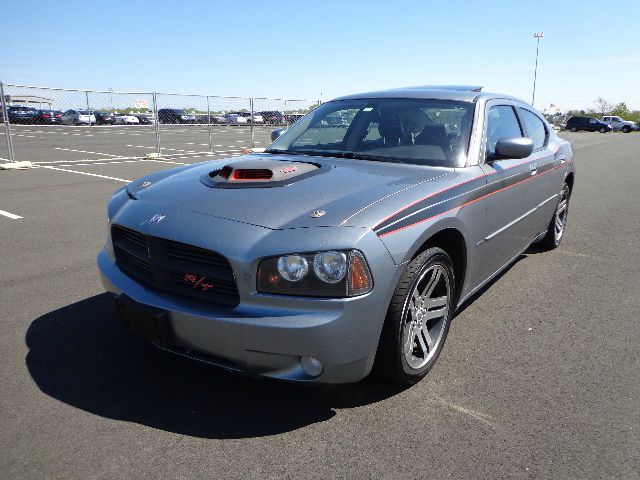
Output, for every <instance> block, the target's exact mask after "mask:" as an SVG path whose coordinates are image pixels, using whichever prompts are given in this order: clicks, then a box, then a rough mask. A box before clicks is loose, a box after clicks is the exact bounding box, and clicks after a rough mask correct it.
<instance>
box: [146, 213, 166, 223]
mask: <svg viewBox="0 0 640 480" xmlns="http://www.w3.org/2000/svg"><path fill="white" fill-rule="evenodd" d="M165 216H166V215H163V214H161V213H156V214H155V215H154V216H153V217H151V218H150V219H149V223H160V222H161V221H162V220H164V217H165Z"/></svg>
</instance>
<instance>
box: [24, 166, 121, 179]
mask: <svg viewBox="0 0 640 480" xmlns="http://www.w3.org/2000/svg"><path fill="white" fill-rule="evenodd" d="M77 165H80V164H77ZM33 168H47V169H49V170H58V171H60V172H69V173H78V174H80V175H88V176H90V177H98V178H106V179H107V180H116V181H118V182H124V183H129V182H131V181H132V180H127V179H124V178H118V177H110V176H108V175H98V174H97V173H89V172H80V171H78V170H68V169H66V168H58V167H51V166H48V165H34V166H33Z"/></svg>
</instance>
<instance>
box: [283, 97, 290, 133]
mask: <svg viewBox="0 0 640 480" xmlns="http://www.w3.org/2000/svg"><path fill="white" fill-rule="evenodd" d="M282 115H283V116H284V124H285V125H286V126H287V128H289V119H288V118H287V101H286V100H285V101H284V110H282Z"/></svg>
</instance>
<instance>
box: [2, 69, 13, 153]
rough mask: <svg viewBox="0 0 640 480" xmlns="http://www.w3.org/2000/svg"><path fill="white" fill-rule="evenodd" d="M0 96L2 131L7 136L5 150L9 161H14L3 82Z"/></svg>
mask: <svg viewBox="0 0 640 480" xmlns="http://www.w3.org/2000/svg"><path fill="white" fill-rule="evenodd" d="M0 97H2V120H3V121H4V133H5V135H6V137H7V150H8V153H9V161H10V162H15V158H14V157H13V142H12V141H11V125H10V123H9V112H8V111H7V101H6V98H5V97H4V83H2V82H0Z"/></svg>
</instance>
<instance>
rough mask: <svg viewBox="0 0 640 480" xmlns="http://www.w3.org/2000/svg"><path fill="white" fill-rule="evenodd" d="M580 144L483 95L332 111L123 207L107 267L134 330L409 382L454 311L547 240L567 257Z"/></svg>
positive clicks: (242, 360)
mask: <svg viewBox="0 0 640 480" xmlns="http://www.w3.org/2000/svg"><path fill="white" fill-rule="evenodd" d="M574 174H575V170H574V162H573V151H572V148H571V145H570V144H569V143H568V142H566V141H564V140H562V139H560V138H559V137H558V136H556V134H555V133H554V131H553V129H552V128H551V127H550V126H549V125H548V124H547V122H546V121H545V120H544V118H543V117H542V116H541V115H540V114H539V113H538V112H537V111H536V110H535V109H534V108H533V107H532V106H531V105H528V104H527V103H525V102H522V101H520V100H518V99H516V98H512V97H508V96H505V95H495V94H490V93H482V92H481V89H480V88H479V87H416V88H403V89H396V90H389V91H382V92H373V93H366V94H360V95H352V96H347V97H343V98H339V99H337V100H333V101H330V102H327V103H325V104H323V105H321V106H319V107H318V108H316V109H315V110H314V111H313V112H311V113H309V114H308V115H306V116H305V117H303V118H302V119H300V120H299V121H298V122H296V123H295V125H293V126H292V127H291V128H290V129H289V130H288V131H286V132H285V133H284V134H283V135H282V136H280V137H279V138H277V139H276V141H275V142H274V143H273V144H272V145H271V146H270V147H269V148H268V149H267V150H266V151H265V152H264V153H260V154H251V155H247V156H245V157H241V158H230V159H228V160H227V161H225V162H222V163H221V162H219V161H216V162H203V163H198V164H191V165H185V166H182V167H179V168H175V169H171V170H164V171H161V172H158V173H154V174H151V175H148V176H146V177H144V178H141V179H139V180H136V181H134V182H132V183H130V184H128V185H126V186H125V187H123V188H121V189H120V190H118V191H116V192H115V193H114V194H113V197H112V198H111V200H110V202H109V206H108V218H109V234H108V239H107V242H106V246H105V248H104V249H103V250H102V251H101V252H100V254H99V255H98V259H97V261H98V266H99V269H100V272H101V275H102V282H103V284H104V286H105V288H106V290H107V291H109V292H112V293H113V294H114V297H115V299H116V304H117V307H118V310H119V312H120V317H121V318H122V321H123V322H124V324H125V325H126V326H127V327H128V328H129V329H131V330H132V331H133V332H135V333H137V334H138V335H141V336H142V337H144V338H146V339H148V340H150V341H151V342H153V343H154V344H155V345H157V346H158V347H160V348H162V349H165V350H168V351H171V352H174V353H176V354H179V355H183V356H186V357H190V358H193V359H196V360H199V361H202V362H206V363H208V364H212V365H217V366H220V367H223V368H226V369H229V370H234V371H239V372H244V373H247V374H251V375H259V376H264V377H272V378H277V379H285V380H293V381H302V382H327V383H340V382H354V381H358V380H360V379H362V378H363V377H365V376H366V375H368V374H369V373H370V372H371V371H372V369H373V370H375V371H376V372H378V373H380V374H381V375H383V376H385V377H386V378H389V379H391V380H393V381H396V382H400V383H405V384H411V383H415V382H417V381H418V380H420V379H421V378H422V377H424V376H425V375H426V374H427V372H428V371H429V370H430V369H431V367H432V366H433V365H434V363H435V361H436V359H437V358H438V355H439V353H440V351H441V350H442V347H443V345H444V342H445V339H446V336H447V332H448V330H449V324H450V322H451V319H452V316H453V315H454V314H455V312H456V310H457V309H458V308H459V307H460V306H461V305H462V304H463V303H464V302H465V301H467V300H468V299H469V298H470V297H471V296H472V295H473V294H474V293H475V292H477V291H478V290H479V289H480V288H481V287H482V286H483V285H485V284H487V282H489V281H490V280H491V279H492V278H494V277H495V276H496V275H497V274H498V273H499V272H500V271H501V270H503V269H504V268H505V267H506V266H508V265H509V264H510V263H511V262H512V261H513V260H514V259H516V258H517V257H518V256H519V255H520V254H521V253H522V252H523V251H524V250H526V249H527V248H528V247H529V246H530V245H531V244H532V243H534V242H539V243H540V244H541V245H542V246H543V247H544V248H549V249H551V248H555V247H557V246H558V244H559V243H560V241H561V239H562V237H563V234H564V232H565V227H566V224H567V214H568V206H569V198H570V195H571V191H572V189H573V186H574Z"/></svg>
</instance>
